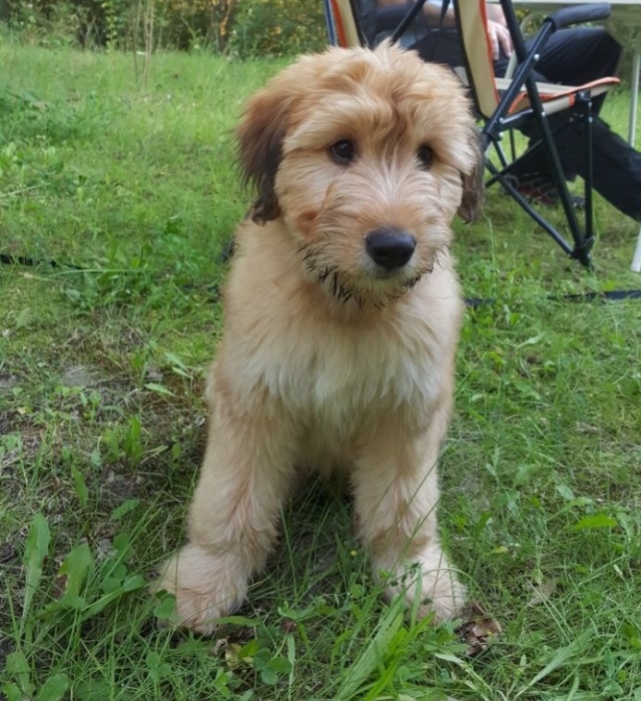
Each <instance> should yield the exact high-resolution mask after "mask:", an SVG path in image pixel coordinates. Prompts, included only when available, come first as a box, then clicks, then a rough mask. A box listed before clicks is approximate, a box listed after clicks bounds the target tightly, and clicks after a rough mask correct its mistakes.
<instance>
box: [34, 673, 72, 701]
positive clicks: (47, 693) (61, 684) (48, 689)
mask: <svg viewBox="0 0 641 701" xmlns="http://www.w3.org/2000/svg"><path fill="white" fill-rule="evenodd" d="M68 688H69V677H68V676H67V675H66V674H64V673H62V674H54V675H53V676H52V677H49V679H47V681H46V682H45V683H44V684H43V685H42V688H41V689H40V692H39V693H38V697H37V698H38V701H60V699H61V698H62V697H63V696H64V695H65V692H66V691H67V689H68Z"/></svg>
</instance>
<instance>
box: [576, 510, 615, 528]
mask: <svg viewBox="0 0 641 701" xmlns="http://www.w3.org/2000/svg"><path fill="white" fill-rule="evenodd" d="M616 525H617V522H616V519H613V518H612V517H611V516H608V515H607V514H594V516H585V518H582V519H581V520H580V521H579V522H578V523H576V524H575V525H574V526H572V529H573V530H575V531H582V530H584V529H588V528H613V527H614V526H616Z"/></svg>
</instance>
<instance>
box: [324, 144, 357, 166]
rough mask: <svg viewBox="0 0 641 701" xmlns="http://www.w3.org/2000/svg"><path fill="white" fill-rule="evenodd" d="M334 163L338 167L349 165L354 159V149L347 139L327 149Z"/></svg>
mask: <svg viewBox="0 0 641 701" xmlns="http://www.w3.org/2000/svg"><path fill="white" fill-rule="evenodd" d="M327 151H328V153H329V155H330V157H331V159H332V160H333V161H334V163H337V164H338V165H340V166H344V165H347V164H348V163H351V162H352V161H353V160H354V159H355V158H356V147H355V146H354V144H353V142H351V141H350V140H349V139H341V140H340V141H337V142H336V143H335V144H332V145H331V146H330V147H329V149H327Z"/></svg>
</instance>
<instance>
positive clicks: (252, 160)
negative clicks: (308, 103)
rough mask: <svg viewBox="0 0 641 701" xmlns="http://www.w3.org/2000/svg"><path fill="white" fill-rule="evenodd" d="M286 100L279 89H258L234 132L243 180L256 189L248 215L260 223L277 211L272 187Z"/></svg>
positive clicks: (277, 163) (284, 130) (282, 135)
mask: <svg viewBox="0 0 641 701" xmlns="http://www.w3.org/2000/svg"><path fill="white" fill-rule="evenodd" d="M289 102H290V101H289V100H288V99H286V97H285V96H284V95H282V94H281V93H279V92H278V91H274V90H271V91H267V90H263V91H261V92H259V93H258V94H257V95H256V96H255V97H253V98H252V99H251V100H250V101H249V102H248V104H247V107H246V109H245V115H244V118H243V120H242V121H241V123H240V126H239V127H238V129H237V131H236V134H237V137H238V142H239V160H240V165H241V169H242V174H243V180H244V182H245V184H251V185H253V186H254V187H255V188H256V200H255V202H254V205H253V207H252V210H251V218H252V220H253V221H254V222H256V223H259V224H264V223H265V222H266V221H269V220H271V219H276V217H278V215H279V214H280V206H279V204H278V198H277V197H276V193H275V191H274V187H275V180H276V173H277V172H278V168H279V166H280V162H281V160H282V148H283V139H284V138H285V134H286V132H287V117H288V109H289Z"/></svg>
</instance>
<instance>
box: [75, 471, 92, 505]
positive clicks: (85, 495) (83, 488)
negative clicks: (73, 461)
mask: <svg viewBox="0 0 641 701" xmlns="http://www.w3.org/2000/svg"><path fill="white" fill-rule="evenodd" d="M71 479H72V480H73V486H74V489H75V491H76V496H77V497H78V501H79V502H80V505H81V506H82V507H85V506H87V502H88V501H89V490H88V489H87V483H86V482H85V478H84V475H83V474H82V472H81V471H80V470H79V469H78V468H77V467H76V466H75V465H72V466H71Z"/></svg>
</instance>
